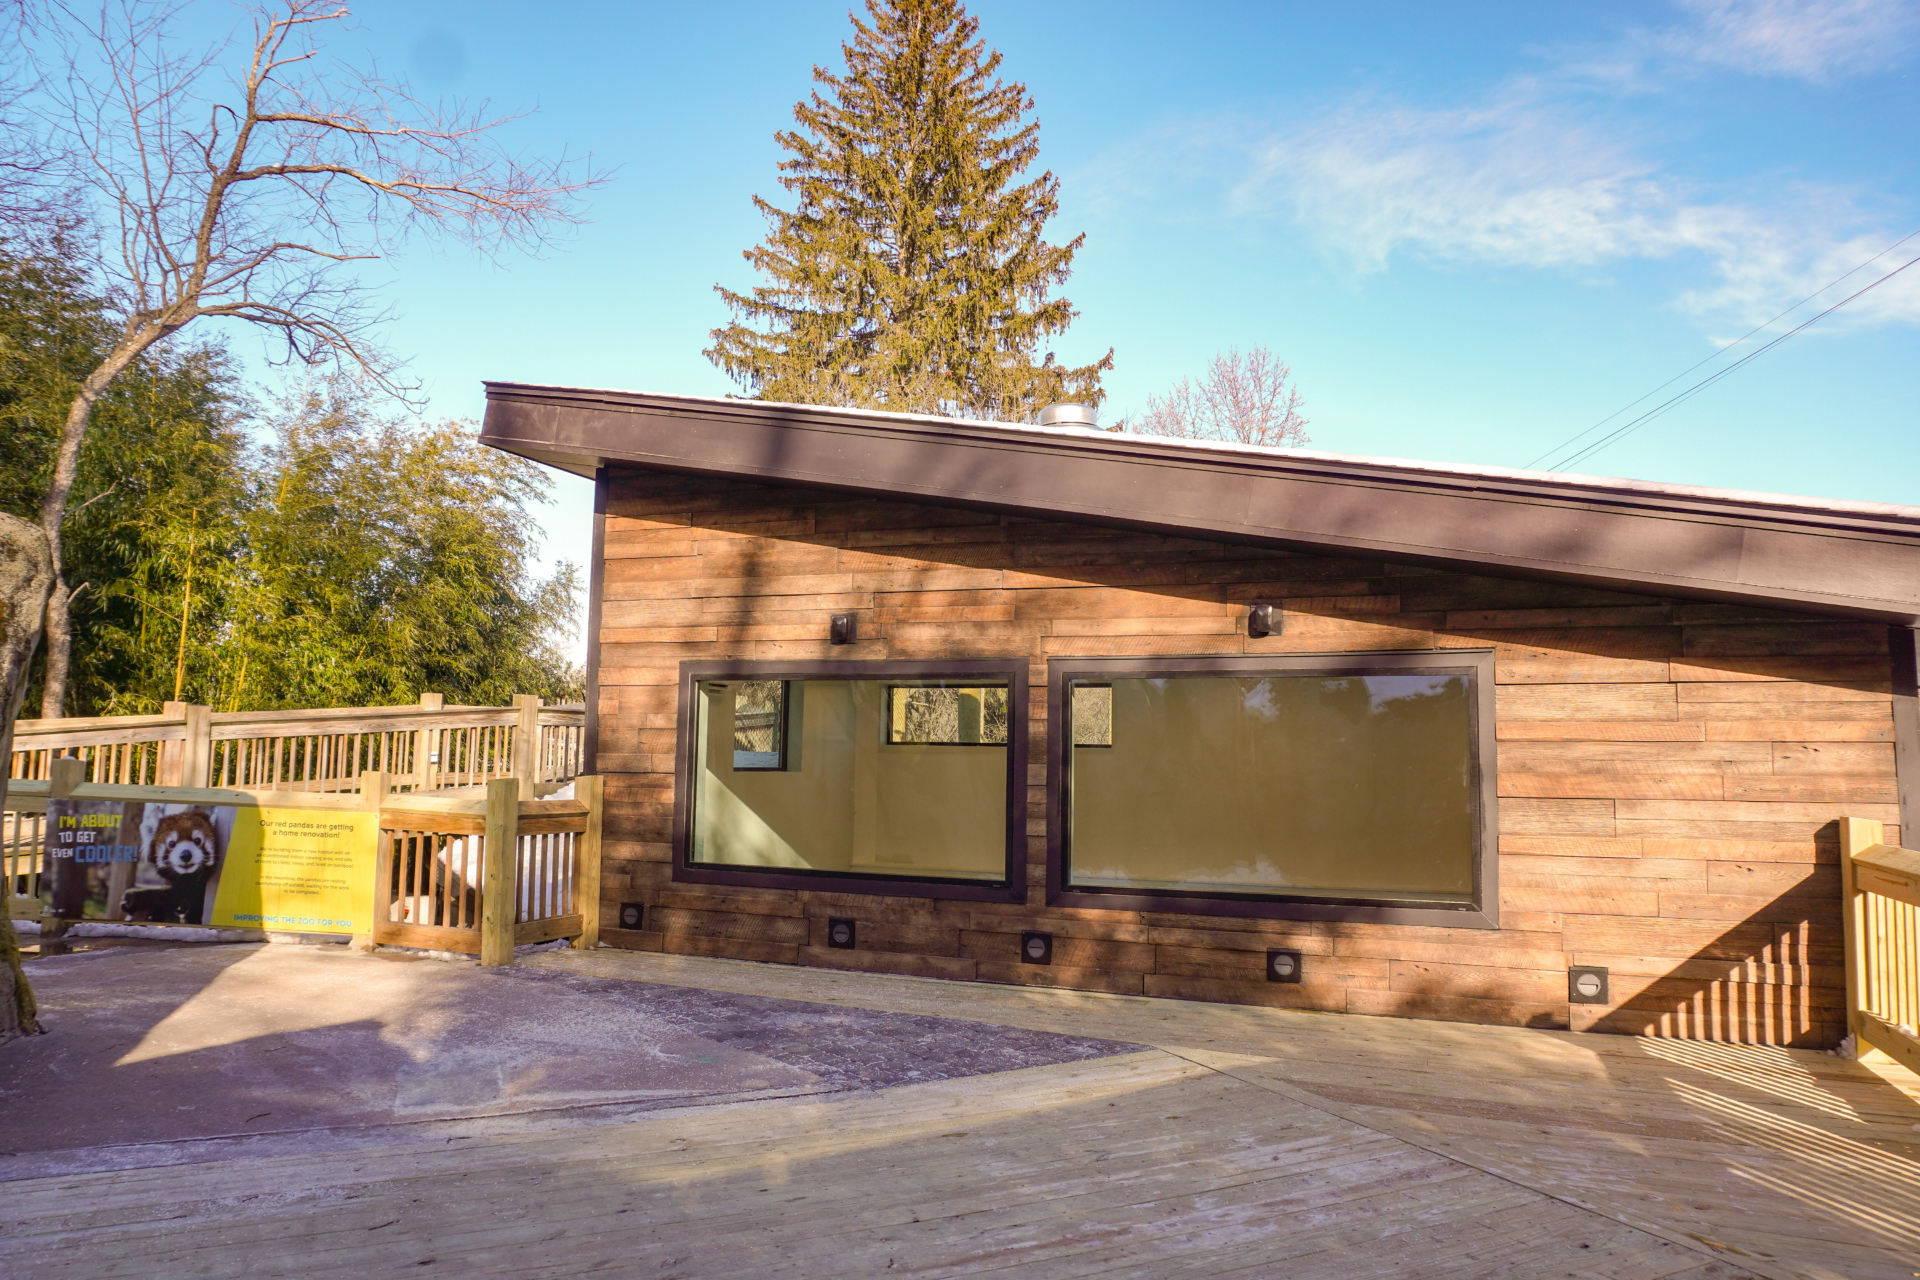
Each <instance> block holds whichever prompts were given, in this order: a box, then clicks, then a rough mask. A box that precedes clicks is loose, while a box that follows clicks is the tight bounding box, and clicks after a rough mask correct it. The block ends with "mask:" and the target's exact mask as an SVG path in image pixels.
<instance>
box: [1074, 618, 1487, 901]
mask: <svg viewBox="0 0 1920 1280" xmlns="http://www.w3.org/2000/svg"><path fill="white" fill-rule="evenodd" d="M1490 666H1491V663H1490V661H1487V660H1484V659H1483V657H1482V655H1480V654H1478V653H1469V654H1459V655H1456V654H1452V653H1446V654H1438V653H1420V654H1398V653H1396V654H1375V655H1332V656H1329V655H1313V656H1311V657H1296V658H1260V659H1217V660H1203V659H1185V660H1176V661H1161V662H1153V661H1133V662H1127V661H1111V660H1087V661H1058V662H1056V663H1055V664H1054V672H1053V682H1054V690H1053V706H1054V707H1055V708H1056V709H1057V711H1056V714H1061V715H1064V716H1066V717H1067V719H1068V721H1069V724H1068V725H1067V731H1066V732H1064V733H1061V734H1059V735H1058V742H1059V743H1060V745H1059V746H1058V747H1057V748H1056V750H1057V751H1058V753H1059V754H1058V756H1057V758H1056V760H1055V762H1054V763H1055V766H1056V767H1055V769H1054V784H1055V785H1054V787H1053V792H1054V822H1053V824H1052V825H1053V829H1054V832H1055V837H1056V839H1055V844H1056V856H1055V859H1054V868H1053V881H1054V885H1053V887H1054V890H1055V893H1054V898H1055V900H1056V901H1060V902H1063V903H1065V904H1067V905H1074V904H1082V905H1109V906H1121V905H1132V906H1138V907H1145V908H1153V907H1160V908H1161V909H1172V910H1192V909H1195V905H1196V901H1195V900H1198V899H1210V900H1216V901H1220V902H1225V903H1230V904H1231V903H1240V904H1258V903H1262V902H1265V903H1269V904H1295V905H1298V906H1305V907H1307V908H1309V909H1307V910H1288V911H1275V912H1272V913H1271V914H1288V915H1309V916H1327V917H1335V918H1349V919H1365V918H1370V917H1371V918H1380V919H1387V918H1395V917H1391V916H1387V915H1382V914H1380V912H1381V911H1382V910H1383V909H1385V910H1390V911H1395V912H1399V913H1401V914H1399V915H1398V917H1397V918H1400V919H1412V918H1413V917H1409V916H1407V915H1405V914H1404V913H1405V912H1407V911H1409V910H1411V911H1415V912H1419V913H1420V916H1419V917H1418V918H1420V919H1433V920H1435V921H1448V922H1451V921H1452V919H1453V918H1454V917H1455V916H1457V915H1458V914H1460V913H1473V914H1482V915H1484V914H1485V913H1483V912H1482V908H1483V906H1484V894H1485V891H1486V889H1487V881H1488V879H1489V878H1490V875H1491V856H1490V849H1491V842H1490V840H1489V838H1488V826H1487V822H1488V818H1489V816H1490V810H1491V788H1490V787H1489V786H1488V785H1487V783H1488V781H1489V778H1488V775H1489V774H1490V773H1491V769H1490V768H1488V767H1486V765H1485V764H1484V763H1483V761H1482V757H1481V746H1482V735H1483V733H1485V732H1490V730H1491V721H1492V717H1491V709H1490V707H1489V706H1487V705H1485V704H1486V700H1487V699H1488V698H1489V697H1490V694H1491V690H1490V688H1489V685H1490V679H1491V671H1490ZM1182 904H1185V905H1182ZM1260 914H1267V913H1266V912H1260ZM1460 922H1461V923H1481V921H1477V920H1476V921H1464V920H1463V921H1460Z"/></svg>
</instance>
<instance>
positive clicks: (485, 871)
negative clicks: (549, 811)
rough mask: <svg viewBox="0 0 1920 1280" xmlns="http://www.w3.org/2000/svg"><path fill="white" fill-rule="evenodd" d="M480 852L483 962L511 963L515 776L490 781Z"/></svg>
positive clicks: (516, 855)
mask: <svg viewBox="0 0 1920 1280" xmlns="http://www.w3.org/2000/svg"><path fill="white" fill-rule="evenodd" d="M480 856H481V871H480V963H481V964H483V965H501V964H512V963H513V939H514V932H515V929H514V926H515V924H516V923H517V920H516V916H517V915H518V914H519V911H518V908H519V902H520V895H519V892H518V889H519V886H518V884H517V880H518V878H519V874H520V784H519V782H518V781H516V780H515V779H513V778H495V779H493V780H492V781H490V782H488V783H487V833H486V843H485V844H484V845H482V846H481V851H480Z"/></svg>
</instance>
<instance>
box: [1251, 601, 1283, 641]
mask: <svg viewBox="0 0 1920 1280" xmlns="http://www.w3.org/2000/svg"><path fill="white" fill-rule="evenodd" d="M1286 624H1287V615H1286V613H1285V611H1283V610H1282V609H1281V608H1280V606H1279V605H1277V604H1267V603H1265V602H1257V603H1254V604H1250V605H1248V606H1247V635H1248V636H1250V637H1251V638H1253V639H1255V640H1258V639H1259V638H1260V637H1262V636H1277V635H1279V634H1280V632H1281V629H1282V628H1284V627H1285V626H1286Z"/></svg>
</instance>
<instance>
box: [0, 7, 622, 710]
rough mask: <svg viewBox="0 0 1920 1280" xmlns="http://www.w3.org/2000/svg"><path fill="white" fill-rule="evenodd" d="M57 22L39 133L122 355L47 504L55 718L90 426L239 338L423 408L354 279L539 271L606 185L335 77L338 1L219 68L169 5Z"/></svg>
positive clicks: (114, 353)
mask: <svg viewBox="0 0 1920 1280" xmlns="http://www.w3.org/2000/svg"><path fill="white" fill-rule="evenodd" d="M24 2H25V0H14V3H24ZM54 2H55V3H58V4H61V5H62V7H61V8H60V9H59V13H60V15H61V16H62V17H64V18H65V19H66V26H65V28H64V30H63V33H62V38H61V40H60V41H59V42H58V49H57V52H58V55H59V57H58V61H59V64H60V66H61V68H62V75H61V77H60V79H59V82H58V83H57V84H56V85H54V86H52V87H51V89H50V91H49V92H48V93H47V94H45V95H43V96H46V97H47V98H49V99H50V100H51V101H53V102H54V103H55V104H56V107H55V108H54V109H51V110H48V111H46V112H43V113H42V116H41V120H40V122H41V124H42V125H44V126H45V129H46V132H47V133H48V134H49V136H50V137H51V139H52V142H53V144H54V149H53V150H51V151H49V152H48V154H56V155H61V156H64V157H65V159H64V169H63V171H62V177H63V178H64V180H65V182H66V183H67V184H68V185H69V186H70V187H71V188H72V189H74V190H77V191H79V192H81V193H83V195H84V197H85V200H86V204H87V206H88V208H89V209H90V211H91V212H92V214H93V215H94V216H95V217H96V218H98V220H99V222H100V224H101V225H102V226H103V227H105V228H108V232H107V234H108V238H109V240H110V241H111V242H112V246H113V247H112V251H111V252H110V253H108V254H105V255H103V261H102V264H101V267H102V272H101V274H102V276H103V284H104V285H105V287H106V290H107V296H108V298H109V301H110V304H111V306H112V308H113V310H114V312H115V313H116V314H117V317H118V320H119V336H118V339H117V340H116V341H115V343H114V346H113V348H112V350H111V351H109V352H108V353H107V355H106V356H105V358H104V359H103V360H102V361H101V363H100V366H99V367H98V368H97V369H95V370H94V371H93V372H92V373H91V374H90V375H88V377H87V378H86V379H85V380H84V381H83V382H82V384H81V387H80V389H79V393H78V394H77V395H76V396H75V397H74V401H73V405H72V408H71V410H70V411H69V413H68V415H67V421H66V425H65V429H64V431H63V433H62V436H61V440H60V448H59V452H58V454H57V455H56V458H55V464H54V471H53V477H52V480H51V482H50V483H49V485H48V488H47V492H46V495H45V498H44V501H43V502H42V505H41V512H40V523H41V527H42V528H43V529H44V530H45V531H46V534H47V538H48V541H49V542H50V544H51V546H52V552H53V561H54V570H55V581H54V587H53V591H52V594H51V597H50V600H51V603H50V604H49V614H48V619H47V623H48V629H49V632H50V633H51V636H52V639H51V640H50V643H49V649H48V656H49V673H50V674H49V678H48V681H47V694H46V701H45V704H44V706H43V707H42V711H41V714H42V715H44V716H57V715H60V714H61V713H62V711H63V709H64V701H65V687H64V684H65V682H64V680H60V681H56V680H55V679H53V677H52V672H53V671H54V669H55V667H56V666H57V667H58V669H59V670H60V671H64V670H65V661H64V654H56V653H55V652H54V649H55V648H56V647H58V645H59V644H62V643H64V640H63V639H62V637H64V635H65V634H66V631H67V627H66V625H65V623H66V619H65V617H64V612H65V610H66V608H67V606H68V604H69V603H70V600H71V593H69V592H68V591H67V589H66V586H65V579H64V577H63V576H62V574H61V559H60V528H61V524H62V522H63V521H64V519H65V518H66V514H67V500H68V495H69V494H70V493H71V491H72V487H73V482H74V477H75V475H76V474H77V470H78V463H79V457H80V448H81V445H82V443H83V441H84V440H85V437H86V431H87V423H88V421H89V417H90V415H91V413H92V409H93V405H94V403H95V402H96V401H97V400H98V399H99V398H100V396H101V395H102V394H103V393H104V392H105V390H106V388H107V387H108V386H109V385H111V384H112V382H113V380H114V379H115V378H117V377H119V376H120V374H121V373H123V372H124V371H125V370H126V369H127V368H128V367H129V366H130V365H132V364H133V363H134V362H135V361H136V360H138V359H139V358H140V356H141V355H143V354H144V353H145V352H147V351H148V350H150V349H152V348H153V347H154V346H155V345H156V344H157V343H161V342H165V341H166V340H168V339H169V338H171V337H172V336H173V335H174V334H176V333H178V332H180V330H182V329H184V328H186V327H187V326H188V325H190V324H193V323H194V322H196V321H199V320H202V319H207V318H220V317H224V318H229V319H236V320H241V321H245V322H247V323H249V324H253V325H257V326H259V327H260V328H262V329H263V330H266V331H268V332H271V333H274V334H277V335H278V336H279V338H280V339H281V341H282V343H283V344H284V347H283V352H284V358H286V359H288V360H291V361H295V362H299V363H305V364H314V363H325V362H337V363H344V364H347V365H353V366H359V367H360V368H361V369H363V370H364V371H365V372H366V373H367V374H369V375H370V376H372V377H373V378H374V379H376V380H377V381H378V382H379V383H380V385H382V386H383V387H385V388H386V389H387V390H389V391H392V392H395V393H396V394H403V395H404V394H405V389H403V388H401V387H399V386H397V385H395V383H394V381H393V378H392V374H391V368H390V366H389V365H388V363H387V361H386V360H385V359H384V358H383V356H382V355H381V353H380V351H379V349H378V347H377V345H376V344H375V342H374V339H373V330H374V328H375V327H376V326H377V325H378V323H379V321H380V320H382V319H383V318H384V313H383V312H382V311H380V310H378V309H377V308H375V307H374V306H372V305H371V302H370V299H369V297H368V295H367V294H366V293H365V292H364V291H363V287H362V285H361V284H360V282H359V281H357V280H355V279H354V278H352V277H351V276H347V275H342V274H339V273H338V271H337V269H338V268H339V267H340V266H341V265H342V264H345V263H350V262H359V261H366V260H370V259H376V258H380V257H383V256H385V255H386V254H388V253H390V252H392V251H393V249H394V248H395V247H397V246H398V245H400V244H401V243H403V242H404V241H406V240H407V239H408V238H409V237H410V236H412V235H413V234H415V233H417V232H420V231H428V232H431V233H433V234H434V235H435V236H438V237H443V238H451V239H453V240H455V241H458V242H461V243H465V244H468V245H472V246H474V247H476V248H478V249H480V250H481V251H483V252H487V253H494V252H498V251H501V250H504V249H507V248H518V249H527V250H537V249H538V248H540V247H541V246H543V245H544V244H545V243H546V242H547V238H548V236H549V234H550V232H551V230H552V229H553V228H554V227H556V226H560V225H565V224H568V223H571V222H574V221H576V220H577V213H576V211H577V208H578V202H579V197H580V196H581V194H582V193H583V192H584V191H585V190H587V189H588V188H590V187H592V186H594V185H596V184H597V182H598V181H599V180H598V179H596V178H594V177H593V176H592V175H591V173H588V172H578V173H576V168H577V167H578V166H576V164H575V163H574V162H572V161H569V160H567V159H565V158H564V157H563V158H561V159H557V160H530V159H526V158H523V157H520V156H516V155H514V154H512V153H510V152H508V151H507V150H506V149H505V148H504V147H503V146H502V145H501V144H500V142H499V140H498V135H497V132H496V131H497V130H498V129H499V127H500V126H501V125H503V124H505V123H508V121H509V120H510V119H511V117H492V116H489V115H488V114H487V109H486V106H485V104H484V103H483V104H480V105H479V106H475V107H470V106H466V105H458V106H455V107H454V108H452V109H450V110H445V111H443V110H440V109H438V108H435V107H430V106H428V105H427V104H425V103H423V102H421V101H420V100H418V99H417V98H415V97H414V96H413V95H412V94H411V92H409V91H408V89H407V88H406V86H405V85H404V84H397V83H391V82H388V81H385V80H383V79H381V78H380V77H379V76H378V75H376V74H374V73H373V72H371V71H367V70H360V69H355V68H351V67H345V66H341V65H337V64H335V63H334V62H332V61H331V60H329V59H328V58H326V57H325V56H324V54H325V50H324V46H323V38H324V36H325V35H326V34H327V33H328V32H329V31H332V30H335V29H338V28H340V27H341V26H342V25H343V24H345V23H346V22H347V21H348V20H349V17H350V15H349V13H348V10H347V8H346V7H345V6H344V5H342V4H339V3H337V2H336V0H284V3H281V4H279V5H277V6H275V7H272V8H262V9H257V10H255V11H254V17H253V22H252V28H251V39H250V41H245V42H244V43H241V42H233V41H230V42H226V43H222V44H220V45H216V46H214V47H213V48H210V49H206V50H201V51H186V50H183V49H182V48H181V46H180V45H179V43H178V42H177V40H176V38H175V36H174V34H173V27H174V20H175V18H176V16H177V12H178V11H177V9H176V8H175V7H174V6H173V5H171V4H168V3H166V2H165V0H107V2H106V3H105V4H104V5H103V6H102V7H101V8H100V9H99V10H98V11H97V13H94V14H91V15H90V16H88V17H85V18H82V17H81V15H80V13H79V11H78V10H75V9H73V8H68V7H65V5H64V0H54ZM230 51H240V52H239V56H237V57H230V56H229V53H230ZM229 66H232V67H233V68H234V69H233V70H232V71H231V72H230V73H228V74H226V75H224V77H223V74H222V73H223V72H225V71H226V69H227V68H228V67H229ZM223 80H224V82H223ZM4 106H5V100H4V98H0V110H4ZM56 612H59V613H61V614H62V615H63V616H62V617H59V618H55V617H54V616H53V614H54V613H56Z"/></svg>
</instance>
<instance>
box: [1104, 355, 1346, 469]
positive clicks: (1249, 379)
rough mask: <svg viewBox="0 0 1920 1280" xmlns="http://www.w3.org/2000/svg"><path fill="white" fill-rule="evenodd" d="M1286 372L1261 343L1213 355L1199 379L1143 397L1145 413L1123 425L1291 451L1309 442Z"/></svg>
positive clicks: (1156, 432)
mask: <svg viewBox="0 0 1920 1280" xmlns="http://www.w3.org/2000/svg"><path fill="white" fill-rule="evenodd" d="M1292 376H1293V370H1292V369H1290V368H1289V367H1287V365H1285V364H1284V363H1282V362H1281V361H1280V359H1279V358H1278V357H1276V356H1275V355H1274V354H1273V352H1271V351H1269V350H1267V349H1266V348H1265V347H1255V348H1253V350H1251V351H1248V352H1246V353H1244V354H1242V353H1241V352H1240V351H1239V349H1238V348H1235V349H1233V350H1230V351H1228V352H1227V353H1226V354H1225V355H1217V356H1215V357H1214V358H1213V363H1212V364H1211V365H1209V366H1208V367H1207V376H1206V378H1205V380H1204V381H1202V382H1199V383H1197V384H1196V383H1194V382H1192V381H1191V380H1189V379H1187V378H1182V379H1180V381H1179V382H1177V383H1175V384H1174V387H1173V389H1172V390H1171V391H1169V392H1168V393H1167V394H1166V395H1165V396H1164V397H1155V396H1149V397H1148V398H1147V410H1146V412H1145V413H1143V414H1141V415H1140V416H1139V417H1138V418H1136V419H1134V420H1133V421H1132V422H1131V423H1128V424H1126V425H1127V427H1128V429H1130V430H1133V431H1137V432H1140V433H1141V434H1143V435H1152V436H1172V437H1174V438H1176V439H1184V440H1230V441H1237V442H1239V443H1240V444H1257V445H1266V446H1270V447H1279V448H1295V449H1297V448H1300V447H1301V446H1303V445H1306V444H1307V443H1309V441H1308V439H1307V420H1306V419H1305V418H1304V417H1302V416H1301V414H1300V406H1301V403H1302V401H1301V399H1300V392H1299V391H1298V390H1297V389H1295V388H1294V387H1292V386H1290V385H1289V384H1288V379H1289V378H1291V377H1292Z"/></svg>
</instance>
